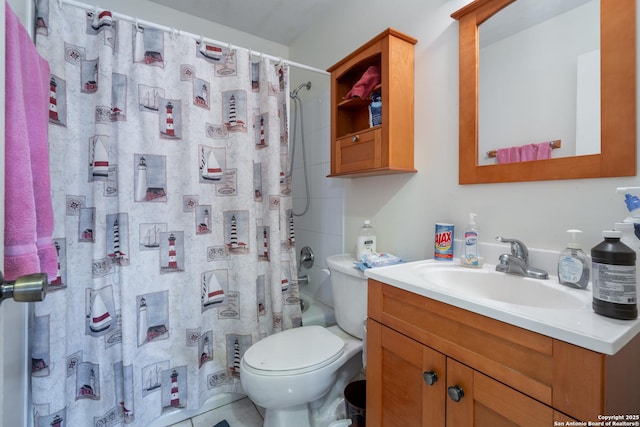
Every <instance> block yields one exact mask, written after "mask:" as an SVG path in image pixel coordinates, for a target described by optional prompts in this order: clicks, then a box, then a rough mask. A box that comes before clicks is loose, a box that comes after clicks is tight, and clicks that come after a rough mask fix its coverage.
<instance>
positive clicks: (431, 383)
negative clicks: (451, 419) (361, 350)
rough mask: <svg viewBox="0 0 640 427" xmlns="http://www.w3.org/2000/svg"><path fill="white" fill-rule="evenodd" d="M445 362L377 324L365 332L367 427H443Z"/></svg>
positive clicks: (369, 324) (412, 341)
mask: <svg viewBox="0 0 640 427" xmlns="http://www.w3.org/2000/svg"><path fill="white" fill-rule="evenodd" d="M445 368H446V358H445V356H444V355H443V354H441V353H439V352H437V351H435V350H432V349H430V348H428V347H425V346H423V345H422V344H420V343H418V342H417V341H414V340H412V339H410V338H408V337H406V336H404V335H402V334H400V333H398V332H395V331H394V330H392V329H389V328H387V327H385V326H382V325H381V324H379V323H377V322H376V321H373V320H369V321H368V327H367V426H368V427H407V426H444V416H445V413H444V405H445V396H446V389H445Z"/></svg>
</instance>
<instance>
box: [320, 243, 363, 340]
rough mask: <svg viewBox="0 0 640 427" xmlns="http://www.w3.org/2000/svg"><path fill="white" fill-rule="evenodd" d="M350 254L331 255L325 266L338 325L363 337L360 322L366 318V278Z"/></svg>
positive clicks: (350, 332)
mask: <svg viewBox="0 0 640 427" xmlns="http://www.w3.org/2000/svg"><path fill="white" fill-rule="evenodd" d="M355 260H356V259H355V257H354V256H353V255H351V254H341V255H331V256H330V257H328V258H327V267H328V268H329V271H330V272H331V276H330V281H331V291H332V293H333V308H334V311H335V315H336V322H337V323H338V326H339V327H340V328H341V329H342V330H343V331H345V332H347V333H348V334H350V335H353V336H354V337H357V338H360V339H363V336H364V328H363V324H362V322H363V321H364V320H365V319H366V318H367V278H366V277H365V275H364V273H363V272H362V271H361V270H360V269H359V268H358V267H356V266H355V265H354V264H353V263H354V262H355Z"/></svg>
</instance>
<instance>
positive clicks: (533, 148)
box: [520, 144, 538, 162]
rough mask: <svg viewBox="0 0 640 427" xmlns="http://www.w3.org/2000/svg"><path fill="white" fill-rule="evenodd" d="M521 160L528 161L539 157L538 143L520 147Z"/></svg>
mask: <svg viewBox="0 0 640 427" xmlns="http://www.w3.org/2000/svg"><path fill="white" fill-rule="evenodd" d="M520 148H521V149H520V161H521V162H528V161H530V160H537V159H538V146H537V145H536V144H525V145H523V146H522V147H520Z"/></svg>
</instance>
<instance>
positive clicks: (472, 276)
mask: <svg viewBox="0 0 640 427" xmlns="http://www.w3.org/2000/svg"><path fill="white" fill-rule="evenodd" d="M415 268H416V270H417V273H418V274H419V275H421V276H422V277H424V279H425V280H426V281H427V282H429V283H430V284H432V285H433V286H435V287H437V288H440V289H442V290H443V291H445V292H451V293H455V294H460V295H461V296H467V297H472V298H473V297H475V298H487V299H490V300H495V301H501V302H504V303H508V304H516V305H524V306H530V307H537V308H553V309H564V310H566V309H572V308H580V307H584V305H585V301H584V298H580V297H579V296H580V295H579V294H578V295H576V293H577V292H580V293H584V292H585V291H577V290H575V289H570V288H566V287H564V286H562V285H560V284H558V282H557V281H555V280H539V279H533V278H529V277H522V276H515V275H513V274H505V273H501V272H498V271H495V266H489V265H486V266H484V267H483V268H479V269H471V268H464V267H461V266H459V265H458V266H456V265H443V264H442V263H431V264H426V263H423V264H419V265H417V266H415Z"/></svg>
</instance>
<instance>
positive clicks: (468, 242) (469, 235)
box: [462, 213, 480, 267]
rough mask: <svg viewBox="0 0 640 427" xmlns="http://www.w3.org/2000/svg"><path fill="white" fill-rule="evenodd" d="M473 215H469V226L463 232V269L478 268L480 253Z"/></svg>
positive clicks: (474, 215) (474, 216)
mask: <svg viewBox="0 0 640 427" xmlns="http://www.w3.org/2000/svg"><path fill="white" fill-rule="evenodd" d="M476 216H477V214H475V213H470V214H469V225H468V226H467V228H466V229H465V230H464V254H463V257H462V265H463V266H465V267H480V251H479V249H478V230H477V229H476Z"/></svg>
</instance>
